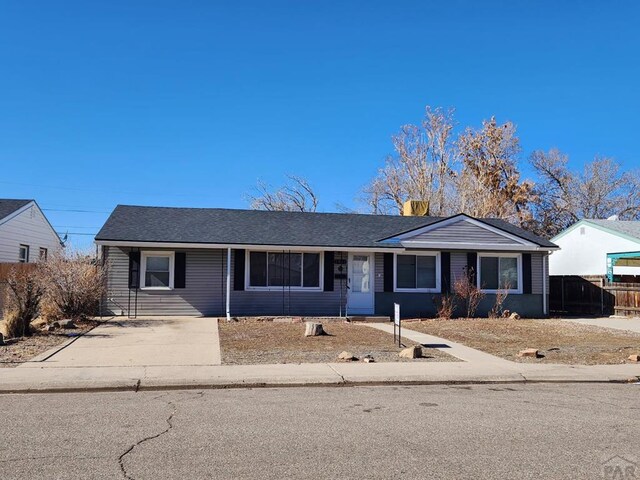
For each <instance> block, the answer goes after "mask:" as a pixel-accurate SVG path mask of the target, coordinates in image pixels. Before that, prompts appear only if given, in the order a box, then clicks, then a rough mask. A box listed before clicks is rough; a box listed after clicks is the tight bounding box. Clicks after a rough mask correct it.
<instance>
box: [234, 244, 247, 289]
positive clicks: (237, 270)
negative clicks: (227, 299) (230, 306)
mask: <svg viewBox="0 0 640 480" xmlns="http://www.w3.org/2000/svg"><path fill="white" fill-rule="evenodd" d="M244 259H245V252H244V250H234V267H233V289H234V290H244Z"/></svg>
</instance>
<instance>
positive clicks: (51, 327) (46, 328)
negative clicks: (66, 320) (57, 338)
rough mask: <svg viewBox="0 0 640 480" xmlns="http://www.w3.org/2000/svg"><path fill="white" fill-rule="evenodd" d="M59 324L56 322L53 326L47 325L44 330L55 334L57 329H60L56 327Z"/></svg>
mask: <svg viewBox="0 0 640 480" xmlns="http://www.w3.org/2000/svg"><path fill="white" fill-rule="evenodd" d="M57 324H58V322H54V323H52V324H51V325H47V326H46V327H45V328H44V329H45V331H47V332H53V331H54V330H55V329H56V328H58V327H56V325H57Z"/></svg>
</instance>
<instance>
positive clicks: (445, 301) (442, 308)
mask: <svg viewBox="0 0 640 480" xmlns="http://www.w3.org/2000/svg"><path fill="white" fill-rule="evenodd" d="M434 300H435V304H436V312H437V315H438V318H446V319H449V318H451V317H452V316H453V310H454V308H455V303H454V297H453V295H448V294H443V295H440V297H439V298H434Z"/></svg>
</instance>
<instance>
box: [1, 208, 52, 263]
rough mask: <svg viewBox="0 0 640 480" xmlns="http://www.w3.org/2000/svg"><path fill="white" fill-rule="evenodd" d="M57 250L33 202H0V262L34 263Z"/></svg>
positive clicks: (42, 215)
mask: <svg viewBox="0 0 640 480" xmlns="http://www.w3.org/2000/svg"><path fill="white" fill-rule="evenodd" d="M61 248H62V244H61V242H60V237H59V236H58V234H57V233H56V231H55V230H54V229H53V227H52V226H51V224H50V223H49V220H47V217H45V215H44V213H42V210H41V209H40V207H39V206H38V204H37V203H36V201H35V200H14V199H0V263H29V262H37V261H38V260H39V259H46V258H47V257H48V256H49V255H52V254H53V253H55V252H57V251H59V250H60V249H61Z"/></svg>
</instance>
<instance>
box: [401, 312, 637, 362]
mask: <svg viewBox="0 0 640 480" xmlns="http://www.w3.org/2000/svg"><path fill="white" fill-rule="evenodd" d="M403 327H404V328H407V329H411V330H415V331H418V332H423V333H427V334H431V335H436V336H438V337H442V338H446V339H448V340H451V341H453V342H458V343H462V344H463V345H466V346H468V347H472V348H476V349H478V350H482V351H484V352H487V353H490V354H492V355H496V356H498V357H502V358H505V359H507V360H512V361H514V362H530V363H562V364H576V365H599V364H619V363H625V361H626V359H627V358H628V357H629V355H632V354H640V334H637V333H631V332H624V331H621V330H614V329H610V328H600V327H594V326H591V325H579V324H576V323H572V322H563V321H562V320H553V319H545V320H510V319H486V318H481V319H471V320H466V319H456V320H442V319H437V320H434V319H428V320H421V321H406V322H403ZM525 348H536V349H538V350H539V351H540V354H541V355H543V357H541V358H538V359H534V358H520V357H518V356H517V354H518V352H519V351H520V350H524V349H525Z"/></svg>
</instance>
